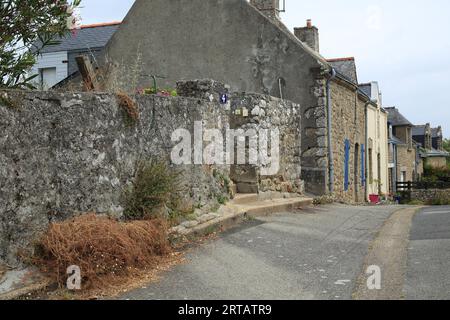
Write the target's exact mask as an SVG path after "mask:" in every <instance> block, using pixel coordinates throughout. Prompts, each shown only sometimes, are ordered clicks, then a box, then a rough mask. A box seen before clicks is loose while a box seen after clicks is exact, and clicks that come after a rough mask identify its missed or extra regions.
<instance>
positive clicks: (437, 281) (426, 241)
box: [404, 206, 450, 300]
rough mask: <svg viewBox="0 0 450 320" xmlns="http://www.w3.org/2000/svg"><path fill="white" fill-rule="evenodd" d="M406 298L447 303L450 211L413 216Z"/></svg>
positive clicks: (440, 209)
mask: <svg viewBox="0 0 450 320" xmlns="http://www.w3.org/2000/svg"><path fill="white" fill-rule="evenodd" d="M404 291H405V296H406V298H407V299H411V300H416V299H418V300H421V299H433V300H434V299H442V300H448V299H450V207H449V206H446V207H429V208H426V209H423V210H422V211H421V212H419V213H418V214H416V216H415V217H414V219H413V225H412V229H411V237H410V244H409V250H408V263H407V275H406V283H405V289H404Z"/></svg>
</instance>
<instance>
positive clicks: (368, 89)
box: [359, 83, 372, 97]
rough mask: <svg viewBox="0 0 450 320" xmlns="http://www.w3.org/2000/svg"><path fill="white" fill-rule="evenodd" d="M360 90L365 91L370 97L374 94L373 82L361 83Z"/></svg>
mask: <svg viewBox="0 0 450 320" xmlns="http://www.w3.org/2000/svg"><path fill="white" fill-rule="evenodd" d="M359 90H361V91H362V92H364V94H365V95H366V96H368V97H371V96H372V84H370V83H367V84H360V85H359Z"/></svg>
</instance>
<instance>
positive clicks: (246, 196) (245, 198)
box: [232, 193, 259, 204]
mask: <svg viewBox="0 0 450 320" xmlns="http://www.w3.org/2000/svg"><path fill="white" fill-rule="evenodd" d="M258 199H259V198H258V194H256V193H238V194H237V195H235V196H234V199H233V200H232V203H233V204H247V203H251V202H257V201H258Z"/></svg>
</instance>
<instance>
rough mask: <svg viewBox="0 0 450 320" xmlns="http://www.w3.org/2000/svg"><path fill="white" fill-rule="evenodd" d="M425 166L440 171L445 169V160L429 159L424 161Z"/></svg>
mask: <svg viewBox="0 0 450 320" xmlns="http://www.w3.org/2000/svg"><path fill="white" fill-rule="evenodd" d="M425 165H426V166H431V167H432V168H436V169H442V168H446V167H447V158H445V157H429V158H427V159H426V160H425Z"/></svg>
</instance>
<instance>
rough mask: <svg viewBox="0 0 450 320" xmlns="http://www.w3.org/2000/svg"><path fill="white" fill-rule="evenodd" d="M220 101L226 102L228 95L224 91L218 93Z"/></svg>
mask: <svg viewBox="0 0 450 320" xmlns="http://www.w3.org/2000/svg"><path fill="white" fill-rule="evenodd" d="M220 103H221V104H227V103H228V95H227V94H226V93H222V94H220Z"/></svg>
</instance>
